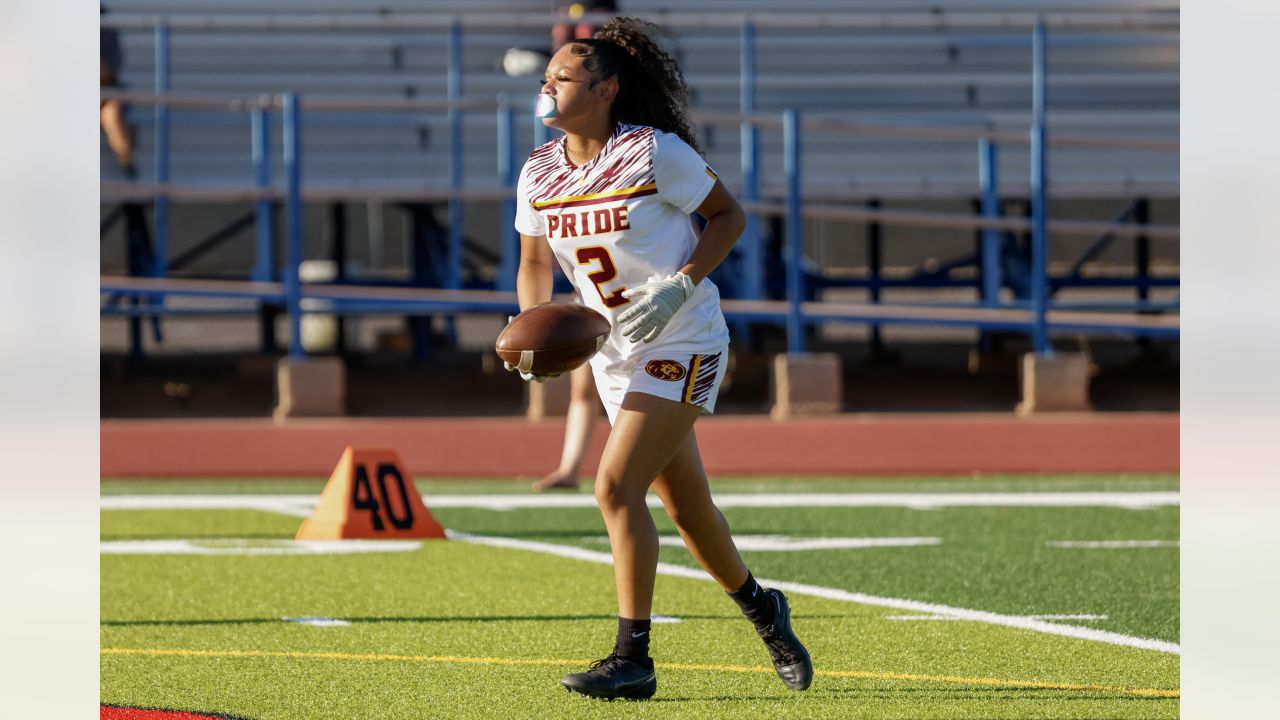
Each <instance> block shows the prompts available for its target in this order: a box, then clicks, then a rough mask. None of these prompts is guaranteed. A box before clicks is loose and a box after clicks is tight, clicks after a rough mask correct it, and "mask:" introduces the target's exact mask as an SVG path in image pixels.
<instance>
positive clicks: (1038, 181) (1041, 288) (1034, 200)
mask: <svg viewBox="0 0 1280 720" xmlns="http://www.w3.org/2000/svg"><path fill="white" fill-rule="evenodd" d="M1045 40H1046V38H1045V28H1044V23H1043V22H1037V23H1036V27H1035V30H1034V33H1033V35H1032V83H1031V97H1032V100H1031V105H1032V107H1031V118H1032V119H1031V313H1032V329H1031V344H1032V346H1033V348H1034V349H1035V351H1036V354H1038V355H1049V354H1052V349H1051V348H1050V347H1049V333H1048V325H1047V323H1046V322H1045V312H1046V307H1045V305H1046V300H1047V298H1046V294H1045V290H1046V287H1047V285H1048V282H1047V277H1046V275H1047V273H1048V263H1049V258H1048V252H1047V250H1048V238H1047V235H1046V229H1047V228H1046V220H1047V208H1046V203H1047V201H1048V192H1047V190H1048V166H1047V163H1046V161H1047V158H1046V157H1045V153H1046V151H1047V149H1048V148H1047V144H1046V129H1045V73H1046V71H1047V68H1046V62H1045Z"/></svg>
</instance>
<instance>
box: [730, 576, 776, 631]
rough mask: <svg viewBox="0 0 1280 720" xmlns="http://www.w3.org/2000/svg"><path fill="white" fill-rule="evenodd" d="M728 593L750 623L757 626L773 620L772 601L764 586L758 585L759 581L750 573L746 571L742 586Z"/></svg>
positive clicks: (762, 625) (767, 623)
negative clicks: (745, 579)
mask: <svg viewBox="0 0 1280 720" xmlns="http://www.w3.org/2000/svg"><path fill="white" fill-rule="evenodd" d="M728 595H729V597H731V598H733V601H734V602H736V603H738V607H740V608H742V614H743V615H746V616H747V619H748V620H750V621H751V624H753V625H755V626H756V627H757V628H761V627H765V626H767V625H769V624H771V623H772V622H773V615H774V607H773V601H772V600H771V599H770V598H769V596H768V594H766V593H765V591H764V588H762V587H760V583H758V582H756V579H755V577H754V576H753V575H752V574H751V573H749V572H748V573H747V581H746V582H744V583H742V587H740V588H738V589H737V590H734V591H733V592H731V593H728Z"/></svg>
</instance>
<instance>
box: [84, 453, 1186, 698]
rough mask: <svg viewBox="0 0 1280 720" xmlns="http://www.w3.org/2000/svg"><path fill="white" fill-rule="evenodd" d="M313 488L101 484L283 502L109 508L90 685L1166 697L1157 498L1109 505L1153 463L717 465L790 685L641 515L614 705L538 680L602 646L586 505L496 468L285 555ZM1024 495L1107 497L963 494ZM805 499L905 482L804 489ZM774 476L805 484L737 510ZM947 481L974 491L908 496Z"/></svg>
mask: <svg viewBox="0 0 1280 720" xmlns="http://www.w3.org/2000/svg"><path fill="white" fill-rule="evenodd" d="M322 486H323V482H322V481H315V480H299V481H261V482H240V481H234V482H233V481H176V480H175V481H146V482H129V481H104V482H103V485H102V493H103V496H104V503H110V502H112V501H117V500H121V499H125V500H130V499H133V498H136V497H139V496H142V495H149V496H156V495H162V496H168V497H179V496H188V497H190V496H200V497H209V496H214V497H215V498H216V497H224V498H233V499H234V498H248V500H247V501H246V505H247V506H250V507H252V506H254V504H253V502H251V501H252V500H253V497H255V496H259V497H260V496H264V495H270V496H272V497H276V498H278V497H280V496H290V495H292V496H295V498H294V499H295V500H296V501H297V502H296V504H295V505H294V506H293V509H294V512H293V513H292V514H290V513H289V512H288V511H287V510H288V508H287V507H285V506H283V505H281V506H279V507H274V506H273V509H272V510H264V509H262V508H261V507H259V508H258V509H243V508H240V509H173V508H167V507H158V508H153V509H105V510H103V512H102V524H101V532H102V540H103V554H102V556H101V572H102V578H101V588H102V590H101V592H102V596H101V648H102V656H101V697H102V702H103V703H104V704H109V705H119V706H132V707H149V708H165V709H174V710H189V711H200V712H208V713H223V714H226V715H230V716H233V717H239V718H254V719H258V718H261V719H266V718H298V719H303V718H450V717H458V718H482V717H483V718H487V717H540V718H560V717H615V716H617V717H630V716H640V717H672V718H687V717H694V718H696V717H737V716H742V715H747V714H750V715H753V716H761V717H786V718H800V717H840V718H844V717H867V718H1041V717H1043V718H1049V717H1054V718H1112V717H1125V718H1127V717H1134V718H1138V717H1141V718H1147V717H1152V718H1163V717H1176V716H1177V715H1178V699H1177V698H1178V663H1179V655H1178V648H1177V643H1178V640H1179V629H1178V609H1179V608H1178V548H1177V539H1178V506H1177V504H1176V501H1174V502H1167V501H1166V502H1153V503H1152V504H1151V505H1149V506H1148V505H1142V504H1138V505H1128V506H1126V505H1123V504H1121V505H1120V506H1115V505H1114V504H1111V505H1110V506H1109V505H1108V503H1107V502H1106V499H1107V498H1111V497H1120V496H1121V495H1122V494H1125V493H1144V494H1150V495H1152V496H1154V495H1155V494H1163V495H1164V496H1167V495H1168V494H1170V493H1176V491H1177V480H1176V478H1174V477H1138V478H1135V477H1129V478H1110V479H1108V478H1034V479H1029V478H994V479H992V478H988V479H983V480H959V481H956V480H943V479H929V478H921V479H913V480H892V481H883V480H882V481H873V480H856V479H790V480H789V479H782V478H780V479H776V480H755V479H753V480H726V481H718V482H716V483H715V484H714V485H713V490H714V491H715V493H716V495H717V497H723V498H726V499H727V502H728V503H729V506H727V507H725V508H724V513H725V516H726V517H727V518H728V520H729V522H730V525H731V526H732V527H733V530H734V534H735V536H736V537H738V538H739V539H740V544H741V545H742V546H743V547H744V548H745V549H744V550H743V556H744V558H745V559H746V561H747V564H748V565H749V566H750V567H751V568H752V570H753V571H754V573H755V574H756V575H757V577H760V578H768V579H771V580H776V581H785V582H789V583H792V584H795V587H796V588H798V590H788V595H789V597H790V598H791V601H792V608H793V613H794V617H795V620H794V622H795V627H796V630H797V633H798V634H799V635H800V637H801V638H802V639H803V640H805V642H806V644H808V646H809V648H810V651H811V653H812V655H813V657H814V663H815V667H816V668H817V677H816V678H815V680H814V683H813V686H812V687H811V688H810V690H808V691H807V692H804V693H793V692H790V691H788V690H786V689H785V687H784V686H783V685H782V683H781V682H780V681H779V680H778V679H777V678H776V677H775V676H774V675H773V672H772V668H771V667H770V666H769V664H768V655H767V653H766V652H765V650H764V648H763V646H762V645H761V643H760V642H759V640H758V639H757V638H756V637H755V634H754V632H753V631H752V629H751V627H750V625H749V624H748V623H747V622H746V621H745V620H743V619H742V618H741V616H740V615H739V613H738V610H737V608H736V606H734V605H733V603H732V602H731V601H730V600H729V599H728V598H726V597H725V596H724V595H723V593H721V592H720V590H719V589H718V588H717V586H716V585H715V584H714V583H712V582H710V580H708V579H703V578H704V577H705V576H700V574H699V573H698V572H691V571H690V570H691V569H693V568H696V567H697V566H696V564H695V563H694V561H693V560H692V558H691V557H690V556H689V554H688V552H687V551H686V550H685V549H684V548H683V547H682V546H681V545H680V544H679V541H678V539H676V538H675V532H674V529H673V526H672V525H671V523H670V522H669V521H668V520H667V519H666V517H665V515H663V513H662V512H661V511H660V510H657V511H655V513H654V516H655V519H656V521H657V523H658V528H659V532H660V533H661V534H662V535H663V536H664V538H670V539H668V540H664V544H663V545H662V548H661V558H660V559H661V560H662V561H663V562H664V563H667V564H669V566H668V568H667V572H668V574H663V575H659V577H658V581H657V592H656V598H655V603H654V612H655V613H657V614H659V615H661V616H664V617H665V618H669V619H670V620H669V621H668V622H663V623H658V624H655V625H654V631H653V646H652V650H653V653H654V658H655V660H656V661H657V663H658V668H659V670H658V695H657V696H656V697H655V698H654V699H653V700H650V701H644V702H614V703H606V702H601V701H594V700H589V699H586V698H583V697H580V696H576V695H570V694H569V693H566V692H565V691H564V690H563V689H561V688H560V687H559V684H558V680H559V678H560V676H561V675H563V674H564V673H566V672H571V671H576V670H580V669H582V668H583V667H585V664H586V662H587V661H590V660H593V659H597V658H599V657H601V656H603V655H605V654H606V653H607V652H608V650H609V649H610V647H611V645H612V639H613V633H614V629H615V620H614V616H615V612H616V608H615V605H614V595H613V592H614V591H613V581H612V574H611V569H610V568H609V567H608V566H607V565H605V564H602V563H601V562H599V561H600V560H601V559H602V558H606V557H607V553H608V545H607V542H605V541H604V540H603V538H604V526H603V523H602V522H601V520H600V516H599V513H598V511H596V510H595V509H594V508H592V507H544V508H535V507H523V506H521V503H520V502H519V501H520V499H521V498H520V497H517V496H520V495H523V494H525V490H524V487H526V486H524V485H522V484H516V483H510V482H476V481H466V482H449V481H429V482H419V483H418V487H419V489H420V491H421V492H422V493H423V495H424V496H425V498H426V500H427V504H428V505H429V506H431V505H432V500H433V498H440V500H441V503H440V504H439V505H438V506H434V507H433V512H434V514H435V516H436V518H437V519H438V520H439V521H440V522H441V523H442V524H443V525H444V526H445V527H447V528H449V529H450V530H451V531H455V532H458V533H465V534H468V535H469V536H471V537H470V538H469V539H464V538H455V539H453V540H449V541H428V542H425V543H408V544H403V545H402V544H398V543H394V542H388V541H379V542H377V543H373V544H372V547H366V544H362V543H350V542H348V543H347V544H346V547H348V548H351V549H360V550H364V549H371V550H374V552H352V553H345V554H330V553H327V552H322V553H311V554H305V555H300V554H280V553H289V552H293V550H294V548H293V543H291V542H288V540H289V539H290V538H292V536H293V533H294V532H295V531H296V530H297V528H298V525H299V523H300V522H301V518H300V517H299V512H298V511H297V508H299V507H300V508H303V510H302V511H301V512H302V513H305V507H306V506H307V504H308V503H309V501H310V500H313V499H314V498H315V496H316V495H317V494H318V493H319V490H320V489H321V487H322ZM1046 492H1051V493H1055V494H1066V495H1076V494H1079V493H1090V494H1092V495H1091V497H1095V498H1096V497H1101V498H1103V500H1102V501H1099V503H1100V504H1099V505H1083V506H1049V505H1045V506H1035V505H1032V506H1019V505H1013V506H1009V505H1007V504H1005V505H1000V504H994V503H999V502H1001V501H999V500H992V502H990V503H988V502H985V501H983V500H982V497H989V498H1008V497H1010V496H1011V495H1018V497H1021V494H1022V493H1046ZM808 493H826V494H828V496H830V495H839V496H850V495H857V496H861V497H862V498H864V499H865V498H868V497H871V496H873V495H880V494H884V493H894V494H896V495H898V496H904V497H905V496H910V497H908V498H907V500H902V499H901V497H900V498H899V500H898V501H889V500H886V501H885V503H883V504H880V505H873V506H865V507H864V506H853V507H842V506H837V505H833V504H832V503H830V502H826V503H814V505H818V506H804V505H805V502H804V495H805V494H808ZM1099 493H1101V495H1098V494H1099ZM770 494H772V495H777V494H786V495H787V496H789V497H792V498H796V497H799V498H800V501H799V502H792V503H791V504H792V506H788V507H744V506H742V505H744V504H750V500H749V498H750V497H752V496H755V498H756V500H760V499H767V498H768V497H771V496H772V495H770ZM583 495H586V493H585V491H584V493H583ZM946 495H952V496H953V497H960V495H967V496H971V497H972V496H975V495H978V496H981V497H979V498H978V499H977V500H975V501H973V502H971V503H970V504H967V505H953V504H948V503H947V502H941V503H929V502H921V498H925V499H928V498H937V497H939V496H946ZM446 497H447V498H449V501H448V502H446V501H445V498H446ZM495 497H499V498H504V497H514V498H515V499H514V500H513V501H512V503H511V506H510V507H504V506H502V505H494V504H493V503H492V502H491V501H492V500H494V498H495ZM535 497H544V496H535ZM557 497H564V498H568V499H570V500H571V499H573V498H574V496H564V495H562V496H557ZM469 498H471V499H474V500H475V502H473V503H472V502H470V500H469ZM587 498H589V496H587ZM587 498H578V499H579V500H586V499H587ZM731 498H738V499H741V498H748V500H747V501H740V502H738V503H736V504H735V503H734V502H733V501H732V500H728V499H731ZM911 498H915V499H914V500H912V499H911ZM152 500H155V498H154V497H152ZM943 500H945V497H944V498H943ZM486 503H487V504H486ZM159 504H160V505H163V502H161V503H159ZM232 504H234V503H232ZM469 504H470V506H468V505H469ZM126 505H127V503H126ZM106 506H107V507H111V505H109V504H108V505H106ZM495 508H496V509H495ZM869 539H873V540H874V541H871V542H869ZM175 541H188V542H175ZM481 543H484V544H481ZM877 543H879V544H877ZM842 544H843V546H842ZM174 553H176V554H174ZM191 553H208V554H191ZM257 553H262V554H257ZM552 553H555V554H552ZM813 588H817V590H814V589H813ZM819 590H820V591H822V592H818V591H819ZM921 603H928V605H923V604H921ZM974 611H977V612H974ZM1064 616H1065V617H1064ZM286 618H290V619H292V620H287V619H286ZM299 618H323V620H312V621H310V622H311V623H319V624H304V623H301V622H297V621H296V620H297V619H299ZM1027 618H1031V619H1030V620H1026V619H1027ZM1055 628H1066V629H1065V630H1061V631H1057V630H1055ZM1076 628H1083V629H1084V630H1081V631H1077V630H1075V629H1076ZM1059 632H1068V633H1070V634H1072V635H1074V636H1064V635H1062V634H1059Z"/></svg>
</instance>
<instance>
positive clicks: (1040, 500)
mask: <svg viewBox="0 0 1280 720" xmlns="http://www.w3.org/2000/svg"><path fill="white" fill-rule="evenodd" d="M422 500H423V502H425V503H426V505H427V507H431V508H477V509H485V510H515V509H533V508H594V507H595V506H596V500H595V497H594V496H592V495H591V494H589V493H580V494H576V495H568V494H566V495H426V496H423V498H422ZM315 501H316V496H313V495H106V496H103V497H102V499H101V504H100V507H101V508H102V509H103V510H179V509H193V510H194V509H199V510H216V509H249V510H267V511H270V512H288V513H290V514H296V513H297V512H298V508H300V507H304V506H305V507H306V508H310V507H312V506H313V505H314V504H315ZM715 501H716V505H718V506H719V507H721V508H746V507H756V508H779V507H905V508H915V509H934V508H946V507H1115V508H1125V509H1130V510H1145V509H1148V508H1154V507H1166V506H1173V505H1178V504H1179V499H1178V493H1177V492H1024V493H785V494H783V493H765V494H745V493H743V494H736V493H735V494H723V495H716V496H715ZM648 502H649V506H650V507H661V504H662V503H661V501H659V500H658V498H657V497H655V496H652V495H651V496H649V498H648Z"/></svg>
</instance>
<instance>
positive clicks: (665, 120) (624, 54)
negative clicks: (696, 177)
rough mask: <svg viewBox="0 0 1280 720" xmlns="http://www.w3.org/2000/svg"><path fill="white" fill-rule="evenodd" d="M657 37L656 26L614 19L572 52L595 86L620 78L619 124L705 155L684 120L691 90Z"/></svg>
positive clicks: (615, 106) (579, 42) (616, 117)
mask: <svg viewBox="0 0 1280 720" xmlns="http://www.w3.org/2000/svg"><path fill="white" fill-rule="evenodd" d="M658 32H660V28H658V26H657V25H654V24H653V23H650V22H646V21H644V20H639V19H636V18H625V17H615V18H613V19H612V20H610V21H609V22H608V23H607V24H606V25H605V26H604V27H602V28H601V29H600V31H599V32H597V33H596V34H595V37H593V38H590V39H584V40H572V41H570V45H572V47H571V48H570V50H569V51H570V52H571V53H572V54H573V55H575V56H578V57H581V58H583V63H582V64H583V67H585V68H586V69H587V71H588V72H590V73H591V74H592V75H593V76H594V79H593V80H592V84H593V85H594V84H595V83H598V82H601V81H603V80H608V79H609V78H611V77H616V78H618V95H617V97H615V98H614V100H613V119H614V121H615V122H622V123H627V124H630V125H648V126H650V127H654V128H657V129H658V130H662V131H664V132H669V133H672V134H674V135H677V136H678V137H679V138H680V139H681V140H683V141H685V143H687V144H688V145H689V146H690V147H692V148H693V149H694V150H696V151H697V152H698V153H699V154H701V153H702V149H701V148H700V147H698V141H697V140H696V139H695V138H694V137H693V130H692V128H690V126H689V119H688V118H687V117H685V110H686V108H687V106H688V104H689V88H688V86H686V85H685V83H684V75H683V74H682V73H681V72H680V67H679V66H678V65H676V61H675V58H672V57H671V56H670V55H668V54H667V53H666V52H665V51H664V50H663V49H662V48H661V47H659V46H658V44H657V43H656V42H654V40H653V37H652V34H656V33H658Z"/></svg>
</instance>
